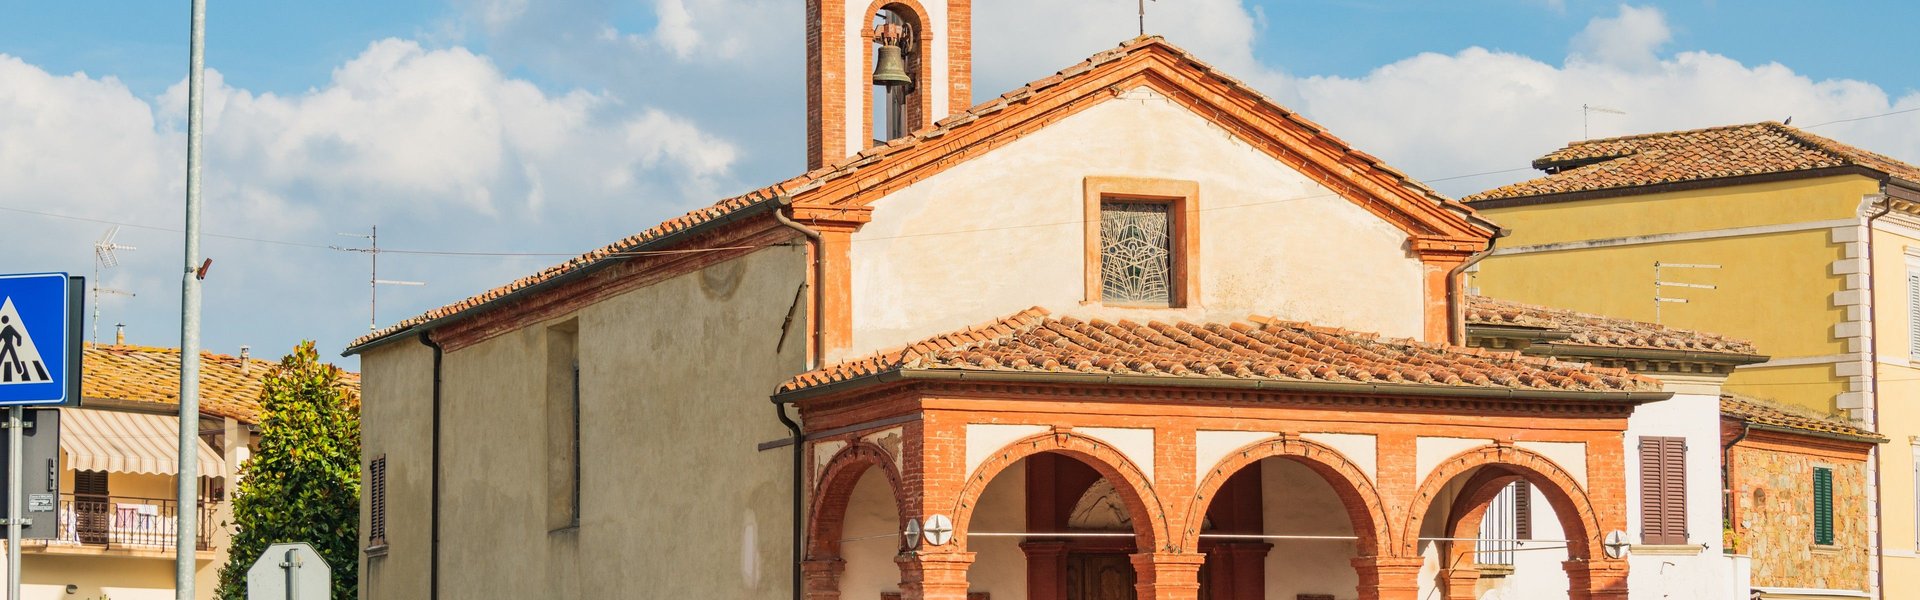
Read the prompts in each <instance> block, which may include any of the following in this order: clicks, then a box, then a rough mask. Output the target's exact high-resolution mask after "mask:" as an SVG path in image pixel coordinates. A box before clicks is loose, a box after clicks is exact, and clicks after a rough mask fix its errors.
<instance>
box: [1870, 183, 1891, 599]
mask: <svg viewBox="0 0 1920 600" xmlns="http://www.w3.org/2000/svg"><path fill="white" fill-rule="evenodd" d="M1891 177H1892V176H1883V177H1881V178H1880V203H1881V204H1883V205H1885V206H1882V207H1881V208H1880V212H1877V213H1874V215H1873V216H1871V217H1867V250H1866V254H1867V369H1869V370H1868V371H1867V373H1868V375H1870V376H1871V377H1872V381H1873V392H1872V393H1870V394H1868V397H1867V402H1868V404H1867V406H1868V407H1870V408H1871V410H1873V422H1872V423H1868V426H1870V427H1872V428H1873V431H1874V433H1879V432H1880V332H1879V331H1878V330H1879V329H1880V314H1879V313H1880V310H1879V306H1880V305H1879V303H1878V302H1875V301H1874V297H1873V296H1874V294H1876V293H1878V292H1879V285H1878V284H1879V281H1878V280H1877V279H1875V276H1876V274H1875V273H1874V268H1873V222H1874V221H1877V220H1879V219H1880V217H1884V216H1887V213H1891V212H1893V200H1892V199H1891V198H1888V197H1887V180H1888V179H1890V178H1891ZM1873 458H1874V461H1873V506H1874V512H1873V525H1874V527H1873V564H1874V570H1873V574H1874V582H1873V597H1875V598H1882V597H1885V594H1886V592H1887V546H1886V541H1887V504H1886V502H1884V500H1886V497H1887V491H1886V489H1885V487H1886V486H1885V485H1883V483H1884V482H1883V481H1881V477H1880V471H1881V469H1884V468H1886V464H1884V461H1882V460H1880V458H1881V457H1880V445H1879V444H1874V446H1873Z"/></svg>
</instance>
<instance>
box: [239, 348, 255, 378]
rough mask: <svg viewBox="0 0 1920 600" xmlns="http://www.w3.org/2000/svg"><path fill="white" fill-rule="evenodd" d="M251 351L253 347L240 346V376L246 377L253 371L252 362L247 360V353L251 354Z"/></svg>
mask: <svg viewBox="0 0 1920 600" xmlns="http://www.w3.org/2000/svg"><path fill="white" fill-rule="evenodd" d="M252 350H253V347H251V346H248V345H246V344H241V345H240V374H241V375H247V374H249V373H250V372H251V371H253V361H251V360H247V353H248V352H251V351H252Z"/></svg>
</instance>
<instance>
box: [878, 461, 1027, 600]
mask: <svg viewBox="0 0 1920 600" xmlns="http://www.w3.org/2000/svg"><path fill="white" fill-rule="evenodd" d="M967 529H968V530H969V531H984V532H1001V533H1010V532H1018V531H1026V530H1027V461H1024V460H1022V461H1020V462H1017V463H1014V464H1012V465H1010V466H1008V467H1007V468H1005V469H1002V470H1001V471H1000V474H999V475H995V476H994V477H993V481H991V482H988V483H987V489H986V490H985V491H982V492H981V493H980V504H979V508H977V509H975V511H974V514H973V521H972V522H971V523H969V524H968V526H967ZM1020 541H1021V538H1018V537H988V536H980V537H973V538H967V550H968V551H971V552H973V553H974V557H973V566H971V567H969V568H968V569H967V582H968V584H969V585H968V591H972V592H986V593H988V594H991V595H992V597H993V600H1027V554H1026V552H1025V551H1023V550H1021V549H1020ZM847 600H853V599H852V598H847Z"/></svg>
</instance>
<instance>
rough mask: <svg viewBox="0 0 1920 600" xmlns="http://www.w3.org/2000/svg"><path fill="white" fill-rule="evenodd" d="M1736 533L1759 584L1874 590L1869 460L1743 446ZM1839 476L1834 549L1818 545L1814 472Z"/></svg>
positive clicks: (1737, 453)
mask: <svg viewBox="0 0 1920 600" xmlns="http://www.w3.org/2000/svg"><path fill="white" fill-rule="evenodd" d="M1733 463H1734V474H1733V475H1734V482H1735V483H1734V486H1735V491H1734V493H1735V494H1736V495H1737V497H1736V500H1735V502H1736V503H1737V504H1738V508H1737V509H1736V513H1735V514H1736V516H1735V519H1736V523H1735V526H1736V528H1737V530H1738V532H1739V534H1740V545H1739V548H1740V551H1741V552H1742V553H1744V554H1747V555H1749V556H1752V557H1753V585H1755V586H1764V587H1792V588H1820V589H1844V590H1865V589H1867V584H1868V581H1867V567H1868V564H1867V562H1868V560H1869V556H1868V548H1869V546H1868V543H1869V541H1870V540H1869V539H1868V537H1867V525H1868V523H1867V497H1866V493H1867V485H1866V483H1867V480H1866V477H1867V474H1866V463H1865V462H1864V461H1852V460H1836V459H1835V458H1832V457H1829V456H1821V455H1815V454H1805V453H1799V452H1791V451H1786V450H1785V449H1781V448H1778V447H1774V446H1773V445H1771V444H1769V445H1767V446H1765V447H1759V448H1756V447H1748V446H1747V445H1746V444H1741V445H1740V446H1736V447H1735V449H1734V456H1733ZM1815 467H1827V468H1831V469H1833V511H1834V512H1833V529H1834V532H1833V545H1832V546H1818V545H1815V544H1814V532H1813V469H1814V468H1815Z"/></svg>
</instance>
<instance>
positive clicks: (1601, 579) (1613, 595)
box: [1560, 559, 1627, 600]
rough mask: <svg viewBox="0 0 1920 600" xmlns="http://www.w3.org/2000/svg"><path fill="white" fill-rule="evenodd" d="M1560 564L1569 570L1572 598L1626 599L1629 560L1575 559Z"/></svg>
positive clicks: (1570, 596) (1568, 577)
mask: <svg viewBox="0 0 1920 600" xmlns="http://www.w3.org/2000/svg"><path fill="white" fill-rule="evenodd" d="M1560 566H1561V567H1562V568H1564V569H1566V570H1567V590H1568V592H1569V594H1568V596H1569V598H1571V599H1572V600H1625V599H1626V597H1627V561H1624V560H1616V559H1601V560H1579V559H1575V560H1569V561H1566V562H1563V563H1560Z"/></svg>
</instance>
